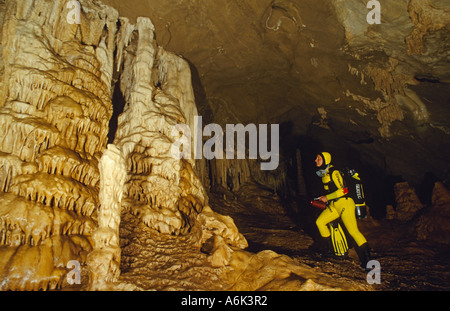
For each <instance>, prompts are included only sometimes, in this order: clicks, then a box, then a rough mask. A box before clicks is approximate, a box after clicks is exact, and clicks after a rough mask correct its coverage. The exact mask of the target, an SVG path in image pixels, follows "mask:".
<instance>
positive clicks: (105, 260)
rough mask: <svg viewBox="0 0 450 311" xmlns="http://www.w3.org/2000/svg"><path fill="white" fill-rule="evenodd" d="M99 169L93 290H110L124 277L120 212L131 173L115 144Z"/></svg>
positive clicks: (90, 263)
mask: <svg viewBox="0 0 450 311" xmlns="http://www.w3.org/2000/svg"><path fill="white" fill-rule="evenodd" d="M99 169H100V193H99V199H100V208H99V210H98V228H97V230H95V231H94V233H93V234H92V239H93V241H94V250H93V251H92V252H91V253H90V254H89V255H88V257H87V264H88V268H89V273H90V275H89V290H107V289H108V288H109V286H111V285H112V284H113V283H114V282H116V281H117V279H118V278H119V275H120V269H119V265H120V246H119V225H120V210H121V202H122V194H123V187H124V184H125V181H126V178H127V172H126V165H125V160H124V159H123V156H122V153H121V151H120V150H119V149H118V148H117V147H116V146H115V145H112V144H109V145H108V149H107V150H106V151H105V152H104V153H103V156H102V157H101V159H100V163H99Z"/></svg>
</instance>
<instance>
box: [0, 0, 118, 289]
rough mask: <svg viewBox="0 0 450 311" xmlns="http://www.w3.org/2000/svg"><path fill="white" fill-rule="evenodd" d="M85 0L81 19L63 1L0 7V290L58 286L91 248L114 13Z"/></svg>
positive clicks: (104, 137) (107, 115) (105, 124)
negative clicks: (72, 15) (74, 18)
mask: <svg viewBox="0 0 450 311" xmlns="http://www.w3.org/2000/svg"><path fill="white" fill-rule="evenodd" d="M82 3H83V11H82V14H81V18H82V20H83V23H82V24H80V25H77V24H69V23H68V22H67V19H66V16H68V14H69V13H70V12H69V9H68V8H67V7H66V3H65V2H64V1H55V2H53V3H52V5H49V3H48V2H47V1H40V0H36V1H28V0H27V1H7V2H6V3H2V4H0V6H1V11H2V16H3V23H2V32H1V37H2V41H1V42H2V43H1V50H2V53H1V59H2V72H3V74H2V79H1V80H2V83H1V85H2V88H1V89H0V137H1V141H0V158H1V160H0V162H1V169H0V171H1V173H0V184H1V185H2V188H1V189H0V190H1V191H2V194H1V196H0V200H1V204H0V209H1V220H2V221H1V225H2V228H1V234H2V245H3V247H2V248H1V253H2V255H1V256H0V257H1V265H0V278H1V283H0V284H1V285H0V286H1V289H3V290H5V289H13V290H31V289H35V290H37V289H47V288H48V289H54V288H57V287H60V286H62V285H63V284H64V283H65V281H66V280H65V275H66V273H67V270H66V265H67V263H68V262H69V261H72V260H76V261H79V262H80V263H81V264H84V262H85V259H86V255H87V254H88V253H89V252H90V251H91V250H92V243H91V239H90V237H91V235H92V233H93V231H94V229H95V227H96V223H97V207H98V205H99V198H98V194H99V183H100V176H99V170H98V161H99V159H100V157H101V154H102V152H103V149H104V147H105V145H106V141H107V134H108V122H109V119H110V117H111V115H112V104H111V81H112V80H111V79H112V76H111V73H112V67H111V63H112V61H113V53H114V46H115V42H114V33H115V31H116V20H117V18H118V16H117V12H116V11H115V10H113V9H111V8H109V7H106V6H103V5H100V4H94V3H92V2H90V1H86V2H82ZM36 263H38V264H36Z"/></svg>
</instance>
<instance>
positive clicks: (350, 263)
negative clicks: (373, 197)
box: [211, 185, 450, 291]
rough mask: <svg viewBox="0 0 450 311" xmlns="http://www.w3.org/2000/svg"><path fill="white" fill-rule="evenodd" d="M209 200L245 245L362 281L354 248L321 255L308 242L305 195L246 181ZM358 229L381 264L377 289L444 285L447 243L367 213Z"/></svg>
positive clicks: (448, 280)
mask: <svg viewBox="0 0 450 311" xmlns="http://www.w3.org/2000/svg"><path fill="white" fill-rule="evenodd" d="M211 206H213V207H215V210H216V211H217V212H219V213H223V214H228V215H230V216H231V217H233V219H234V220H235V223H236V225H237V227H238V228H239V230H240V232H241V233H242V234H244V236H245V237H246V238H247V241H248V243H249V248H248V250H249V251H251V252H259V251H262V250H264V249H271V250H273V251H275V252H277V253H279V254H285V255H288V256H290V257H293V258H295V259H297V260H299V261H300V262H302V263H304V264H307V265H309V266H311V267H315V268H316V267H318V268H320V270H321V271H322V272H324V273H326V274H329V275H331V276H335V277H336V278H340V277H344V278H347V279H352V280H355V281H358V280H361V281H363V282H364V281H365V280H366V278H367V272H364V271H363V270H362V269H361V268H360V267H359V260H358V257H357V255H356V252H355V250H354V248H352V249H350V252H349V256H348V257H347V258H344V259H341V258H322V257H321V256H320V255H319V254H318V253H317V252H315V251H314V250H313V248H310V247H311V246H312V245H313V243H314V240H313V238H312V237H313V236H318V232H317V230H316V228H315V219H316V217H317V215H318V213H320V211H319V210H317V211H311V209H312V207H310V206H309V204H306V202H305V201H301V200H298V201H296V202H295V201H289V202H284V200H282V199H280V197H279V196H278V195H276V194H273V193H272V192H271V191H269V190H261V189H260V188H258V187H256V186H255V185H248V186H247V187H244V188H243V189H241V190H240V191H239V192H238V193H237V195H231V194H230V193H222V194H221V195H213V196H212V199H211ZM358 226H359V229H360V231H361V232H362V233H363V234H364V235H365V237H366V238H367V240H368V242H369V245H370V246H371V249H372V252H371V254H372V259H375V260H378V261H379V262H380V266H381V284H373V285H372V287H373V289H374V290H381V291H397V290H400V291H440V290H445V291H447V290H450V272H449V271H448V267H450V257H449V255H450V247H449V246H443V245H437V244H433V243H429V242H422V241H420V242H419V241H417V240H416V239H415V237H414V236H412V235H411V234H408V232H409V227H410V226H408V224H404V223H398V222H394V221H388V220H374V219H373V218H369V219H365V220H358Z"/></svg>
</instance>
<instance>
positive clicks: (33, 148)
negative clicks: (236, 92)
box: [0, 0, 247, 290]
mask: <svg viewBox="0 0 450 311" xmlns="http://www.w3.org/2000/svg"><path fill="white" fill-rule="evenodd" d="M80 7H81V8H80V11H79V12H72V11H70V10H69V9H70V7H69V6H66V3H65V1H55V2H54V4H53V5H49V4H48V3H47V2H46V1H43V0H36V1H33V0H29V1H8V2H7V3H6V4H2V7H1V8H2V10H1V12H2V17H4V22H3V27H2V49H1V50H2V57H1V59H2V71H3V72H4V74H3V75H2V89H1V90H0V91H1V93H0V99H1V105H0V136H1V140H0V164H1V166H0V185H1V189H0V190H1V191H2V195H1V197H0V203H1V204H0V209H1V210H0V215H1V220H2V221H1V242H2V245H4V247H3V248H2V249H1V250H0V251H1V252H2V254H4V255H2V258H3V259H2V261H1V265H0V277H1V280H2V281H1V289H19V290H27V289H47V288H49V289H54V288H57V287H58V288H59V287H61V286H63V285H65V284H66V283H65V282H66V279H65V276H66V273H67V272H68V270H66V264H67V263H68V262H69V261H74V260H75V261H78V262H79V263H80V264H81V266H82V267H83V268H84V264H85V262H86V256H87V254H88V253H89V252H90V253H89V256H88V257H87V259H88V267H87V268H88V270H89V272H90V284H89V288H90V289H92V290H98V289H107V288H111V286H112V284H113V283H114V282H115V281H117V279H118V276H119V274H120V270H119V264H120V247H119V231H118V230H119V226H120V217H121V212H122V208H124V209H125V210H127V211H129V212H131V213H133V214H136V215H139V216H140V217H141V219H142V221H143V222H144V223H146V224H147V225H148V226H149V227H151V228H154V229H156V230H158V231H159V232H160V233H162V234H187V233H189V232H190V231H191V229H192V228H193V227H194V226H196V225H197V222H198V223H199V225H197V226H196V228H200V229H199V230H200V231H196V230H194V231H195V232H196V234H194V235H193V237H194V239H195V238H198V240H197V241H196V243H197V244H198V245H199V246H200V245H201V243H202V242H204V241H205V238H204V233H202V230H204V231H205V232H206V231H208V232H213V235H217V234H218V235H221V236H223V238H224V239H225V240H226V241H227V243H229V244H231V245H234V246H235V247H237V248H243V247H246V246H247V244H246V241H245V238H244V237H243V236H242V235H240V234H239V232H238V230H237V228H236V226H235V225H234V222H233V221H232V220H231V219H229V218H226V217H222V216H221V215H218V214H215V213H214V212H212V210H211V209H210V208H209V207H208V197H207V195H206V192H205V189H204V188H203V185H202V183H201V182H200V179H199V178H198V177H197V173H196V171H195V162H194V161H193V160H185V159H175V158H174V157H172V155H171V152H170V151H171V145H172V142H174V141H175V139H176V138H177V137H176V136H174V135H176V134H174V132H173V131H172V129H173V127H174V126H175V125H177V124H186V125H188V126H190V127H191V128H193V125H194V124H193V120H194V118H193V117H194V116H195V115H197V110H196V105H195V99H194V96H193V91H192V86H191V75H190V69H189V65H188V64H187V62H186V61H185V60H183V59H182V58H181V57H178V56H176V55H174V54H172V53H169V52H166V51H165V50H164V49H162V48H161V47H158V46H157V44H156V42H155V40H154V27H153V25H152V23H151V21H150V19H148V18H140V19H138V21H137V23H136V24H135V25H132V24H131V23H129V22H128V20H127V19H125V18H123V19H122V18H121V19H119V16H118V13H117V11H116V10H114V9H112V8H110V7H107V6H104V5H102V4H100V3H94V2H92V1H88V0H86V1H80ZM75 9H76V7H75ZM71 14H79V18H80V21H81V22H80V23H79V24H78V23H72V22H69V19H70V18H72V16H71ZM114 51H116V53H114ZM117 75H119V76H120V82H118V83H120V86H121V90H122V92H123V94H124V97H125V101H126V104H127V107H126V109H125V111H124V113H123V114H122V115H121V116H120V120H119V129H118V131H117V135H116V139H115V143H116V146H114V145H109V146H108V149H106V148H105V147H106V142H107V135H108V123H109V120H110V118H111V115H112V104H111V100H112V93H111V92H112V90H113V84H114V83H115V80H114V81H113V77H117ZM114 79H116V78H114ZM122 196H123V200H122ZM205 207H206V214H202V211H203V210H204V208H205ZM199 215H203V216H202V219H203V220H198V219H197V218H198V217H199ZM204 219H208V220H206V221H205V220H204ZM200 224H201V225H200ZM202 226H203V227H202ZM91 250H92V252H91ZM52 254H55V258H53V256H52ZM57 255H58V256H57ZM56 256H57V257H56ZM32 262H42V266H41V265H38V266H36V267H35V269H34V268H30V266H33V265H32V264H31V263H32Z"/></svg>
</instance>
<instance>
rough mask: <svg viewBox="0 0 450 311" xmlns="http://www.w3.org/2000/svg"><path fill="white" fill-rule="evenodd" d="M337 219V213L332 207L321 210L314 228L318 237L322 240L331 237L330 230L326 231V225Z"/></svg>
mask: <svg viewBox="0 0 450 311" xmlns="http://www.w3.org/2000/svg"><path fill="white" fill-rule="evenodd" d="M338 217H339V213H338V212H337V210H336V209H335V208H334V207H333V206H329V207H327V208H326V209H324V210H323V212H322V213H321V214H320V215H319V217H318V218H317V220H316V226H317V228H318V229H319V232H320V235H321V236H322V237H323V238H328V237H330V236H331V232H330V229H328V226H327V225H328V223H330V222H332V221H333V220H335V219H337V218H338Z"/></svg>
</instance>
